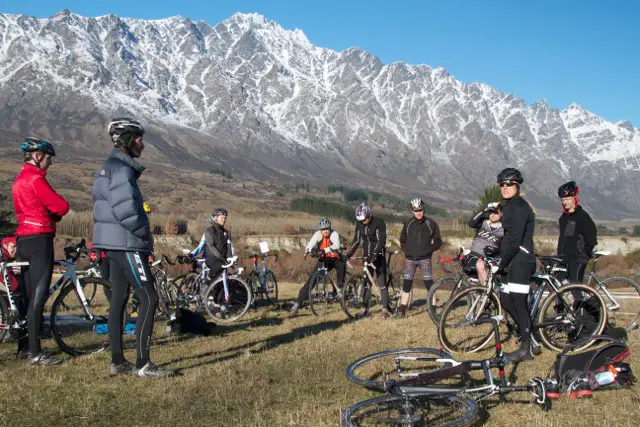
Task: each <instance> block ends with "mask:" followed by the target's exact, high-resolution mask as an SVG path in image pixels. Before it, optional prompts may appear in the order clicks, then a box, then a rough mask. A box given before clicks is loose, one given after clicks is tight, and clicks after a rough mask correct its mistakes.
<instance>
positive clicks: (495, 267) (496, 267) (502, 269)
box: [491, 265, 507, 276]
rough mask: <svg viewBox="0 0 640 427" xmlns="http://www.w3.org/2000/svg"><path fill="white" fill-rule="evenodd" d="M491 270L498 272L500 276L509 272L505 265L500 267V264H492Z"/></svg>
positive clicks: (494, 272)
mask: <svg viewBox="0 0 640 427" xmlns="http://www.w3.org/2000/svg"><path fill="white" fill-rule="evenodd" d="M491 272H492V273H493V274H498V275H500V276H504V275H505V274H507V269H506V268H505V267H500V266H499V265H492V266H491Z"/></svg>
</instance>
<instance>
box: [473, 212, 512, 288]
mask: <svg viewBox="0 0 640 427" xmlns="http://www.w3.org/2000/svg"><path fill="white" fill-rule="evenodd" d="M467 224H468V225H469V227H471V228H475V229H476V237H474V239H473V242H471V249H470V250H471V253H469V255H467V256H466V257H465V259H464V263H465V266H467V268H468V267H475V269H476V271H477V272H478V281H479V282H480V283H481V284H483V283H485V282H486V281H487V277H488V275H489V272H488V271H486V270H485V265H484V261H483V260H482V258H483V257H484V256H485V250H486V249H487V248H490V249H489V251H491V252H493V253H499V252H500V244H501V243H502V238H503V237H504V228H503V227H502V206H501V205H500V203H498V202H492V203H489V204H488V205H487V207H486V208H485V209H484V210H482V211H480V212H479V213H477V214H476V215H473V216H472V217H471V218H469V222H468V223H467Z"/></svg>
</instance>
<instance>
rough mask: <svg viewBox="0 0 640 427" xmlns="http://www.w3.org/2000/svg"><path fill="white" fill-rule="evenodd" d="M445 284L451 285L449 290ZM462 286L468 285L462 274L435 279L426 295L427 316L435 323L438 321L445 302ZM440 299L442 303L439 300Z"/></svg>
mask: <svg viewBox="0 0 640 427" xmlns="http://www.w3.org/2000/svg"><path fill="white" fill-rule="evenodd" d="M447 286H450V287H451V290H449V289H447ZM463 287H469V286H468V282H466V281H465V277H464V276H459V277H458V276H445V277H442V278H440V279H438V281H436V282H435V283H434V284H433V285H432V286H431V289H429V294H428V295H427V312H428V313H429V317H431V320H432V321H433V323H435V324H436V325H437V324H438V323H440V318H441V317H442V312H443V311H444V308H445V307H446V305H447V303H448V302H449V301H451V298H453V296H454V295H455V294H456V293H457V292H458V291H459V290H461V289H462V288H463ZM434 300H436V301H438V303H437V304H433V301H434ZM440 300H442V301H443V302H442V303H439V301H440Z"/></svg>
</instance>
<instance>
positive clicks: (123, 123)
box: [109, 117, 144, 147]
mask: <svg viewBox="0 0 640 427" xmlns="http://www.w3.org/2000/svg"><path fill="white" fill-rule="evenodd" d="M142 135H144V128H143V127H142V125H141V124H140V123H138V122H136V121H135V120H132V119H129V118H127V117H119V118H116V119H113V120H111V123H109V136H110V137H111V140H112V141H113V142H115V143H116V144H117V145H118V146H123V147H126V146H128V145H129V144H131V141H132V140H133V138H131V136H142Z"/></svg>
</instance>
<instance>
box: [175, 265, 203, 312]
mask: <svg viewBox="0 0 640 427" xmlns="http://www.w3.org/2000/svg"><path fill="white" fill-rule="evenodd" d="M199 278H200V275H199V274H198V273H189V274H187V275H186V276H184V278H183V279H182V280H181V281H180V283H179V284H178V286H179V287H180V293H181V294H182V296H183V299H184V304H185V308H189V309H191V308H192V307H193V309H194V310H197V309H198V308H200V307H201V305H202V298H201V291H202V290H201V289H197V288H198V287H199V286H197V284H198V282H199V281H200V280H199Z"/></svg>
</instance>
